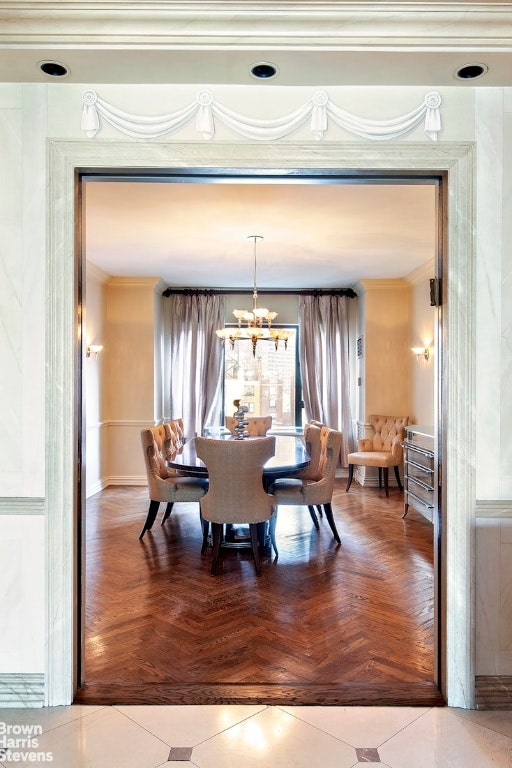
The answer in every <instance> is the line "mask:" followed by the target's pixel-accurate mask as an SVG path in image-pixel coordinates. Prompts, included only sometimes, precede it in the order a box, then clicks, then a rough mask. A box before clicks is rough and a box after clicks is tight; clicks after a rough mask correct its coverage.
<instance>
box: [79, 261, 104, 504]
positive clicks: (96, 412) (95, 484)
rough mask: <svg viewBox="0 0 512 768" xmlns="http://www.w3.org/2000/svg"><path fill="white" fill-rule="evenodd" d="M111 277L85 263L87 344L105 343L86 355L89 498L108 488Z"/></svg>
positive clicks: (85, 389) (86, 475) (85, 328)
mask: <svg viewBox="0 0 512 768" xmlns="http://www.w3.org/2000/svg"><path fill="white" fill-rule="evenodd" d="M108 279H109V276H108V275H107V274H105V273H104V272H103V271H102V270H100V269H98V267H96V266H94V264H87V265H86V290H85V315H84V317H85V325H84V330H83V332H84V346H86V345H87V344H102V345H103V350H102V351H101V352H100V353H99V354H98V356H96V355H94V354H91V356H90V357H86V356H85V355H84V359H83V386H84V404H85V408H84V413H85V425H84V429H85V478H86V480H85V482H86V490H85V493H86V496H87V497H89V496H91V495H92V494H94V493H97V492H98V491H100V490H101V489H102V488H104V487H105V484H106V483H105V478H106V475H107V474H108V473H107V449H108V442H107V440H108V432H107V422H106V418H107V411H106V387H105V362H106V360H107V359H108V354H109V351H110V350H109V345H108V344H107V316H106V301H107V290H106V282H107V280H108Z"/></svg>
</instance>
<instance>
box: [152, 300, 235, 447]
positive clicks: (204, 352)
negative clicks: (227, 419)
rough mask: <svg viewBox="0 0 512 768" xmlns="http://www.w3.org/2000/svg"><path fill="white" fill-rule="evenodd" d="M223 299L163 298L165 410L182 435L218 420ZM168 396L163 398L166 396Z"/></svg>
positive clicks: (200, 432)
mask: <svg viewBox="0 0 512 768" xmlns="http://www.w3.org/2000/svg"><path fill="white" fill-rule="evenodd" d="M224 319H225V299H224V297H223V296H215V295H211V294H207V295H202V294H194V293H192V294H171V295H170V296H168V297H166V298H165V299H164V330H163V350H162V352H163V354H162V357H163V378H164V383H165V386H164V393H165V394H164V413H165V415H166V417H168V418H180V417H181V418H182V419H183V423H184V428H185V436H186V437H187V438H191V437H194V435H201V434H202V432H203V428H204V427H205V426H206V425H207V424H220V415H221V407H222V371H223V367H222V366H223V350H222V345H221V342H220V340H219V339H218V337H217V336H216V335H215V331H216V330H217V328H224ZM166 395H167V397H168V399H167V397H166Z"/></svg>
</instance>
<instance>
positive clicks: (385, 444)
mask: <svg viewBox="0 0 512 768" xmlns="http://www.w3.org/2000/svg"><path fill="white" fill-rule="evenodd" d="M408 423H409V417H408V416H370V424H371V426H372V427H373V430H374V433H375V434H374V436H373V437H371V438H363V439H362V440H358V441H357V447H358V450H357V451H355V452H354V453H349V455H348V457H347V459H348V482H347V487H346V491H347V492H348V489H349V488H350V486H351V484H352V480H353V477H354V466H355V465H359V466H365V467H377V468H378V470H379V488H382V477H383V476H384V490H385V492H386V496H389V485H388V476H389V467H393V469H394V471H395V477H396V482H397V484H398V487H399V488H400V490H403V489H402V483H401V480H400V472H399V469H398V468H399V466H400V464H401V463H402V460H403V449H402V442H403V440H404V437H405V428H406V426H407V424H408Z"/></svg>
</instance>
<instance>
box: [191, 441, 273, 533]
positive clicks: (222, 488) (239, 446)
mask: <svg viewBox="0 0 512 768" xmlns="http://www.w3.org/2000/svg"><path fill="white" fill-rule="evenodd" d="M275 440H276V439H275V437H273V436H271V437H262V438H258V439H254V440H251V439H250V438H248V439H246V440H215V439H213V438H207V437H196V439H195V443H196V453H197V455H198V456H199V458H200V459H202V461H203V462H204V463H205V464H206V467H207V469H208V478H209V488H208V492H207V493H206V495H205V496H203V498H202V499H201V514H202V516H203V517H204V519H205V520H209V521H210V522H212V523H261V522H263V521H265V520H268V519H269V518H270V517H271V515H272V509H273V499H272V496H269V495H268V493H266V492H265V490H264V488H263V467H264V465H265V464H266V462H267V461H268V460H269V459H270V458H271V457H272V456H273V455H274V454H275V449H276V445H275Z"/></svg>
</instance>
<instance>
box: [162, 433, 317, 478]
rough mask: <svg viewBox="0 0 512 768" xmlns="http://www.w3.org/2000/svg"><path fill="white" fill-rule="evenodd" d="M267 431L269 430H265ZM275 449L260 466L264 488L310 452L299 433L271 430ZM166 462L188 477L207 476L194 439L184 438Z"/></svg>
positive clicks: (223, 436)
mask: <svg viewBox="0 0 512 768" xmlns="http://www.w3.org/2000/svg"><path fill="white" fill-rule="evenodd" d="M268 434H269V435H271V434H272V432H269V433H268ZM274 436H275V438H276V450H275V454H274V455H273V456H272V458H270V459H269V460H268V461H267V463H266V464H265V466H264V467H263V484H264V486H265V488H268V487H269V486H270V485H271V483H272V482H273V481H274V480H276V479H277V478H279V477H293V475H296V474H297V473H298V472H300V471H301V469H304V468H305V467H307V466H308V464H309V462H310V456H309V453H308V451H307V448H306V445H305V443H304V439H303V437H302V436H301V435H300V434H294V435H292V434H286V435H284V434H275V435H274ZM209 437H212V438H213V439H220V440H236V438H235V437H233V435H232V434H231V433H230V432H228V433H224V432H219V433H218V434H210V435H209ZM243 439H244V440H260V439H261V438H259V437H244V438H243ZM166 461H167V465H168V466H169V467H172V468H173V469H176V470H177V471H179V472H183V474H187V475H189V476H191V477H208V470H207V469H206V466H205V464H204V462H203V461H202V460H201V459H200V458H199V457H198V456H197V453H196V445H195V439H194V438H191V439H190V440H187V441H186V442H185V443H184V445H183V446H182V448H181V449H180V450H179V451H178V452H177V453H175V454H173V455H172V456H168V457H167V459H166Z"/></svg>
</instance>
